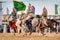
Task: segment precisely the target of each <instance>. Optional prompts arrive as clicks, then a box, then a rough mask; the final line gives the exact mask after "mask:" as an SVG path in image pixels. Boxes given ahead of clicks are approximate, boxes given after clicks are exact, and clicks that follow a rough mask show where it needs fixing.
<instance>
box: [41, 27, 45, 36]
mask: <svg viewBox="0 0 60 40" xmlns="http://www.w3.org/2000/svg"><path fill="white" fill-rule="evenodd" d="M44 29H45V28H44V27H43V28H40V30H41V33H42V34H43V36H44V35H45V34H44Z"/></svg>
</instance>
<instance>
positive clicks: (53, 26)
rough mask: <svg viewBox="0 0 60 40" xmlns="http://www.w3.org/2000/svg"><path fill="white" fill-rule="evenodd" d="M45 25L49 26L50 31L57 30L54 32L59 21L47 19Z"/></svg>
mask: <svg viewBox="0 0 60 40" xmlns="http://www.w3.org/2000/svg"><path fill="white" fill-rule="evenodd" d="M47 25H48V27H49V28H50V32H52V31H54V30H55V31H57V32H56V33H58V25H59V23H58V22H57V21H56V20H54V19H47Z"/></svg>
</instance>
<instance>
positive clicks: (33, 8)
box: [32, 6, 35, 14]
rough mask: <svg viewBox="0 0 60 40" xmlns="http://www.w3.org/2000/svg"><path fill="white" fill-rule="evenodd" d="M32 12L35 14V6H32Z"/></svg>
mask: <svg viewBox="0 0 60 40" xmlns="http://www.w3.org/2000/svg"><path fill="white" fill-rule="evenodd" d="M32 13H33V14H35V7H34V6H32Z"/></svg>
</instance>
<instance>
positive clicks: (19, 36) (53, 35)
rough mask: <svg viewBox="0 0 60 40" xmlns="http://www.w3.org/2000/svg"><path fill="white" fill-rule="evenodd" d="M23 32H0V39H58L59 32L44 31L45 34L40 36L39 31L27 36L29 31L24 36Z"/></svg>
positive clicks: (59, 39) (59, 36)
mask: <svg viewBox="0 0 60 40" xmlns="http://www.w3.org/2000/svg"><path fill="white" fill-rule="evenodd" d="M23 35H24V34H23V33H21V34H18V33H15V36H14V34H11V33H0V40H60V33H58V34H56V33H46V35H45V36H42V35H41V33H32V35H30V36H29V33H28V34H27V35H25V36H23Z"/></svg>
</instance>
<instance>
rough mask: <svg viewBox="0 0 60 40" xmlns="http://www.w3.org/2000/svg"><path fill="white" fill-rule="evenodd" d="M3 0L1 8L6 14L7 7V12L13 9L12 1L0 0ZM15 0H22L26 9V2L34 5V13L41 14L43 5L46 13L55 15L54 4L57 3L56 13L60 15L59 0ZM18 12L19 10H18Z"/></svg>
mask: <svg viewBox="0 0 60 40" xmlns="http://www.w3.org/2000/svg"><path fill="white" fill-rule="evenodd" d="M0 1H4V2H5V3H3V4H2V8H3V10H2V11H3V14H7V11H6V9H7V8H8V9H9V14H10V13H11V12H12V9H13V2H12V0H0ZM16 1H19V2H20V1H22V2H24V3H25V5H26V10H27V7H28V4H29V3H30V4H31V5H33V6H35V14H38V15H41V14H42V11H43V10H42V9H43V8H44V6H45V7H46V9H47V13H48V15H55V4H57V5H58V15H60V0H16ZM26 10H25V12H26ZM18 13H20V12H18Z"/></svg>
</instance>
